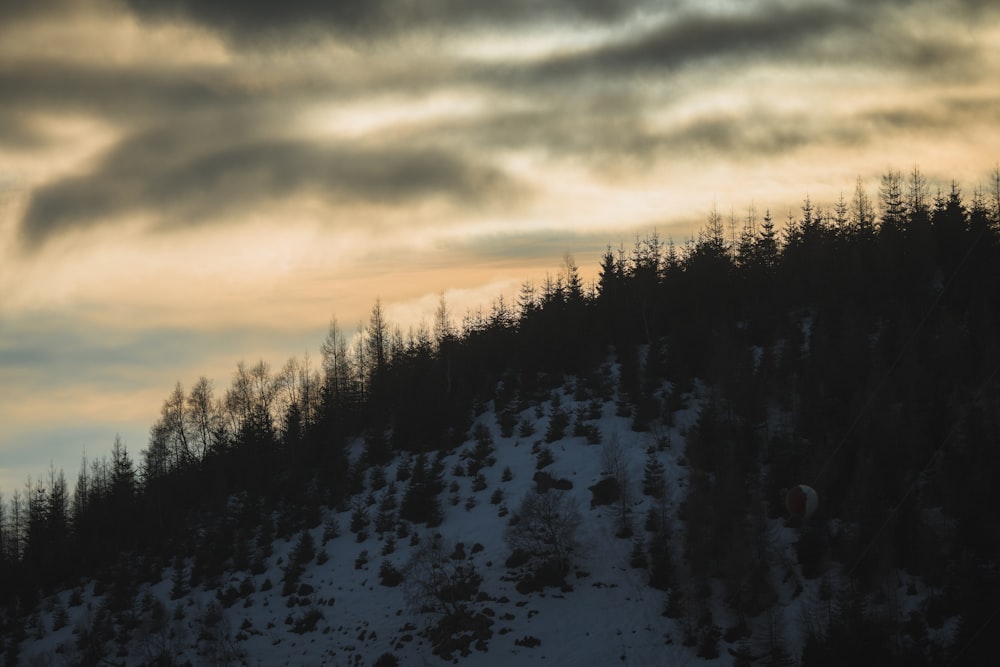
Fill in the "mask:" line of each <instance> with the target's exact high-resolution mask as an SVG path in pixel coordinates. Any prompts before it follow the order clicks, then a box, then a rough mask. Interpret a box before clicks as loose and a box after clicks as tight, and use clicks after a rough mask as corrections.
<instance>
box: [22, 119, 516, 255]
mask: <svg viewBox="0 0 1000 667" xmlns="http://www.w3.org/2000/svg"><path fill="white" fill-rule="evenodd" d="M201 134H202V136H199V135H198V134H194V133H189V132H188V131H187V130H186V129H183V128H167V129H164V128H158V129H156V130H152V131H148V132H145V133H139V134H136V135H134V136H132V137H130V138H128V139H126V140H124V141H122V142H121V143H120V144H118V145H117V146H116V147H115V148H114V149H113V150H111V151H110V152H109V153H108V154H107V155H106V156H105V157H104V158H103V159H102V160H101V162H100V163H99V164H98V165H97V166H96V167H95V168H94V169H93V170H92V171H91V172H90V173H88V174H86V175H83V176H77V177H72V178H65V179H62V180H58V181H56V182H53V183H51V184H48V185H45V186H41V187H39V188H37V189H36V190H35V191H34V192H33V194H32V197H31V201H30V204H29V206H28V209H27V211H26V213H25V216H24V219H23V221H22V226H21V234H22V238H23V239H24V241H25V242H26V243H27V244H28V245H37V244H39V243H41V242H43V241H44V240H46V239H47V238H48V237H50V236H52V235H54V234H58V233H60V232H63V231H67V230H71V229H74V228H80V227H89V226H92V225H94V224H97V223H100V222H102V221H113V220H115V219H117V218H119V217H121V216H125V215H129V214H141V213H145V212H155V213H156V214H157V215H158V216H159V217H160V219H161V220H162V222H161V224H162V225H171V226H178V225H180V226H183V225H197V224H204V223H214V222H217V221H219V220H220V219H223V218H226V217H228V216H230V215H237V214H240V213H248V212H252V211H254V210H256V209H258V208H259V207H260V206H263V205H267V204H269V203H273V202H275V201H282V200H287V199H291V198H293V197H294V196H296V195H299V194H311V195H314V196H318V197H320V198H323V199H326V200H328V201H331V202H348V203H352V202H364V203H372V204H389V205H398V204H406V203H412V202H416V201H423V200H428V199H434V198H441V199H444V200H447V201H449V202H451V203H453V204H456V205H465V206H483V205H487V204H489V203H492V202H495V201H497V200H498V199H499V198H501V197H502V198H504V199H516V198H517V197H518V196H519V195H520V194H523V193H524V191H525V187H524V186H523V185H522V184H519V183H517V182H515V181H514V180H513V179H512V178H510V177H509V176H507V175H506V174H504V173H503V172H502V171H501V170H499V169H497V168H495V167H492V166H490V165H489V164H486V163H484V162H481V161H478V160H476V159H474V158H472V157H469V156H465V155H461V154H459V153H457V152H449V151H446V150H442V149H439V148H434V147H423V146H405V145H403V146H400V145H393V146H364V145H357V144H348V143H335V142H322V141H306V140H300V139H276V138H257V137H253V136H244V135H241V134H240V133H239V132H237V133H235V134H236V137H237V140H234V141H233V142H232V143H229V144H227V143H225V140H222V141H221V142H220V140H219V139H216V140H214V141H212V139H211V138H210V137H209V136H208V135H209V134H210V131H203V132H202V133H201ZM203 142H208V144H207V146H206V147H204V148H202V144H203Z"/></svg>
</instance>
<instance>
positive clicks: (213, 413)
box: [187, 375, 222, 458]
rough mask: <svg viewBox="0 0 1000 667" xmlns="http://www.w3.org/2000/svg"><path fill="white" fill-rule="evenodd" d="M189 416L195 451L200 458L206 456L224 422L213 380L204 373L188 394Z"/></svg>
mask: <svg viewBox="0 0 1000 667" xmlns="http://www.w3.org/2000/svg"><path fill="white" fill-rule="evenodd" d="M187 418H188V423H189V425H190V426H189V429H188V430H189V432H190V436H191V441H192V445H193V447H194V449H195V453H196V454H197V456H198V457H199V458H204V457H205V454H207V453H208V450H209V449H210V448H211V446H212V440H213V438H214V436H215V433H217V432H218V430H219V427H220V426H221V422H222V415H221V414H220V411H219V404H218V403H217V402H216V400H215V397H214V395H213V387H212V381H211V380H209V379H208V378H206V377H205V376H204V375H203V376H201V377H200V378H198V381H197V382H195V384H194V386H193V387H191V393H190V394H188V397H187Z"/></svg>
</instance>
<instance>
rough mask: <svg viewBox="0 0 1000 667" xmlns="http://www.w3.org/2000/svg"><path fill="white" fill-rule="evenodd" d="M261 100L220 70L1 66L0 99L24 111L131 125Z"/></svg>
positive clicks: (48, 63)
mask: <svg viewBox="0 0 1000 667" xmlns="http://www.w3.org/2000/svg"><path fill="white" fill-rule="evenodd" d="M261 96H262V94H261V91H260V90H259V89H255V88H254V87H253V86H250V85H247V84H245V83H243V82H241V80H240V73H239V72H235V71H233V70H232V69H230V68H222V67H211V66H201V67H184V66H176V65H175V66H167V65H165V66H163V67H155V66H132V67H121V66H115V65H100V66H99V65H92V64H84V63H74V62H67V61H65V60H59V61H55V60H39V59H20V60H18V61H15V62H8V63H0V99H3V100H4V106H5V107H6V108H8V109H18V110H21V111H25V112H43V113H44V112H48V113H59V114H65V113H87V114H92V115H95V116H99V117H101V118H104V119H106V120H110V121H131V120H135V119H136V118H137V117H138V118H143V117H148V116H150V115H160V114H163V115H169V114H170V113H172V112H174V111H177V110H185V111H192V110H197V109H199V108H219V107H220V106H224V105H231V106H237V105H241V104H245V103H246V102H248V101H251V100H252V99H254V98H260V97H261Z"/></svg>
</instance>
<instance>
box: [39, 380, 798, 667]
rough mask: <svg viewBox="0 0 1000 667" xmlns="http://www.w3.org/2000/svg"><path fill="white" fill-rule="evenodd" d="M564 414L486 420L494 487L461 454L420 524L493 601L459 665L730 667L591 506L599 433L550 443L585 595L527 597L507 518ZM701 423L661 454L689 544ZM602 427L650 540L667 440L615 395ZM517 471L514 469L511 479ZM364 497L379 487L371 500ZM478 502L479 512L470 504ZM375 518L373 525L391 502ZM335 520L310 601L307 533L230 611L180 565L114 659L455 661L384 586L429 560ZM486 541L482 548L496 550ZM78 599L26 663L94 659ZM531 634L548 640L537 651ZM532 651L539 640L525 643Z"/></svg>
mask: <svg viewBox="0 0 1000 667" xmlns="http://www.w3.org/2000/svg"><path fill="white" fill-rule="evenodd" d="M560 402H561V404H562V409H563V410H565V411H567V412H568V413H570V414H573V413H574V412H575V411H576V409H577V408H578V407H580V406H581V404H582V403H581V402H577V401H576V400H574V398H573V394H572V393H570V392H567V391H564V392H562V394H561V401H560ZM583 403H585V402H583ZM694 403H695V402H692V404H694ZM539 413H541V416H538V415H539ZM551 413H552V405H551V403H550V402H545V403H543V404H542V405H541V409H538V408H537V407H533V408H530V409H527V410H525V411H523V412H522V413H520V414H519V415H518V417H519V419H524V420H527V421H529V422H531V423H532V425H533V426H534V434H533V435H532V436H530V437H528V438H522V437H519V436H518V429H515V432H514V435H513V436H512V437H508V438H504V437H501V434H500V431H499V428H498V426H497V421H496V415H495V413H494V411H493V410H492V409H488V410H486V411H485V412H484V413H483V414H482V415H480V416H479V417H478V418H477V420H476V423H477V424H482V425H483V426H485V427H486V428H487V429H489V431H490V432H491V433H492V436H493V441H494V447H495V451H494V456H495V458H496V462H495V463H494V465H492V466H490V467H486V468H483V470H482V471H481V472H482V474H483V476H484V477H485V478H486V481H487V485H486V488H485V489H484V490H481V491H479V492H474V491H473V490H472V484H473V478H472V477H469V476H464V475H463V476H457V477H456V476H454V475H453V474H452V471H453V468H454V466H455V464H457V463H460V462H461V461H462V459H461V452H462V451H463V449H465V447H460V448H458V449H456V450H455V451H454V452H453V453H451V454H449V455H448V457H447V458H446V459H445V477H444V479H445V487H446V488H445V491H443V492H442V493H441V495H440V500H441V505H442V509H443V510H444V513H445V520H444V522H443V523H442V524H441V525H440V526H438V527H437V528H434V529H428V528H426V527H425V526H415V527H413V531H414V532H416V533H419V534H420V535H421V541H422V542H424V543H426V541H427V540H431V539H433V534H435V533H440V535H441V537H442V538H443V540H444V541H445V543H447V544H449V545H454V544H456V543H459V542H461V543H463V544H464V547H465V553H466V554H467V558H468V559H469V560H471V562H473V563H474V564H475V566H476V567H477V568H478V570H479V572H480V574H481V575H482V576H483V582H482V585H481V586H480V590H481V591H482V592H484V593H485V598H486V599H483V600H481V601H478V602H475V603H474V604H473V606H474V608H475V609H476V610H478V611H481V612H482V613H485V614H486V615H487V616H490V617H491V618H492V619H493V621H494V624H493V626H492V631H493V634H492V637H491V638H490V639H489V641H488V642H487V645H486V646H485V647H480V648H485V649H486V650H477V649H475V648H474V649H473V650H472V651H471V653H470V654H469V655H467V656H464V657H456V658H455V660H454V662H456V663H459V664H463V665H470V666H472V665H475V666H479V665H482V666H488V665H497V666H500V665H511V664H518V665H563V664H565V665H577V666H581V667H582V666H586V665H595V666H596V665H611V664H623V665H644V666H653V665H684V664H689V663H699V664H729V663H730V662H731V657H730V655H729V654H728V653H727V649H728V648H731V647H732V646H733V645H731V644H726V643H723V644H722V645H721V657H720V658H718V659H716V660H714V661H706V660H702V659H700V658H696V657H695V649H694V648H692V647H685V646H682V645H681V639H682V636H683V633H682V632H681V629H680V628H679V627H678V623H677V621H674V620H671V619H668V618H665V617H664V616H663V615H662V612H663V610H664V606H665V599H666V596H665V594H664V593H663V592H661V591H658V590H655V589H652V588H650V587H648V586H647V585H646V571H645V570H641V569H635V568H632V567H630V566H629V553H630V549H631V547H632V543H631V540H628V539H620V538H618V537H616V536H615V532H616V525H615V518H614V512H615V510H614V507H613V506H601V507H596V508H591V504H590V503H591V493H590V491H589V490H588V487H590V486H591V485H592V484H594V483H595V482H597V481H599V480H600V479H601V478H602V447H601V446H600V445H592V444H588V443H587V441H586V439H585V438H582V437H566V438H563V439H561V440H558V441H556V442H554V443H552V444H551V445H548V448H549V449H550V451H551V452H552V454H553V455H554V458H555V461H554V462H553V463H551V464H550V465H548V466H547V467H546V468H545V471H546V472H548V473H550V474H551V475H552V476H553V477H555V478H564V479H567V480H570V481H571V482H572V483H573V488H572V489H571V490H568V491H565V492H564V493H567V494H571V495H572V497H573V498H575V500H576V504H577V507H578V509H579V512H580V514H581V515H582V519H583V520H582V522H581V525H580V529H579V533H578V540H579V542H580V545H581V548H580V549H579V550H578V552H577V555H576V557H575V560H574V572H573V573H572V574H571V575H570V577H569V580H568V583H569V584H570V587H571V589H572V590H568V591H561V590H559V589H555V588H549V589H546V590H545V591H544V592H541V593H531V594H527V595H522V594H521V593H519V592H518V591H517V590H516V589H515V581H513V580H512V577H510V572H509V571H508V569H507V568H506V567H505V561H506V559H507V557H508V556H509V555H510V550H509V548H508V547H507V545H506V544H505V542H504V529H505V527H506V526H507V522H508V520H509V519H510V514H508V515H506V516H503V517H501V516H499V515H500V514H501V508H507V509H509V510H510V511H511V512H513V511H514V510H516V508H517V507H518V505H519V503H520V500H521V498H522V497H523V496H524V495H525V494H526V493H527V492H528V491H529V490H530V489H531V488H532V485H533V482H532V476H533V475H534V474H535V472H536V456H535V455H533V453H532V446H533V445H535V444H536V443H539V442H541V441H543V440H544V434H545V429H546V426H547V424H548V420H549V415H551ZM694 417H695V410H694V409H693V408H691V409H688V410H685V411H682V412H679V413H677V414H676V415H675V420H674V422H675V426H674V428H673V429H672V431H671V432H670V443H671V444H670V446H669V447H668V448H665V449H663V450H661V451H660V452H659V453H658V456H659V458H660V460H661V462H662V463H663V464H664V466H665V470H666V486H667V490H668V497H667V508H668V513H669V515H670V517H669V520H671V521H673V522H674V525H675V526H676V528H675V530H676V531H677V533H678V534H679V531H681V530H682V528H681V524H680V522H679V520H678V519H677V518H676V510H677V507H678V506H679V504H680V503H681V501H682V500H683V498H684V492H685V484H686V474H687V473H686V468H685V467H684V463H683V450H684V437H683V434H684V432H685V430H686V428H687V427H688V426H689V425H690V423H691V422H692V421H693V419H694ZM594 423H595V424H596V425H597V426H598V427H599V428H600V431H601V433H602V435H603V438H604V440H605V441H607V440H608V439H609V438H610V437H611V435H612V434H617V436H618V439H619V441H620V443H621V445H622V447H623V449H624V451H625V454H626V456H627V462H628V469H629V476H630V478H631V480H632V485H633V487H634V488H633V489H632V497H633V500H634V502H635V507H634V517H635V525H636V533H637V534H640V535H645V534H644V533H643V531H642V518H643V517H644V515H645V513H646V510H647V509H648V506H649V503H650V502H653V501H652V500H651V499H650V498H647V497H645V496H643V495H642V493H641V488H640V487H641V484H640V482H641V479H642V472H643V465H644V462H645V456H646V449H647V448H648V447H649V446H650V445H653V444H655V443H654V440H653V436H652V435H651V434H649V433H634V432H632V431H631V429H630V420H629V419H627V418H622V417H618V416H615V403H614V402H613V401H609V402H606V403H605V404H604V406H603V411H602V413H601V417H600V419H598V420H596V421H595V422H594ZM567 432H569V430H568V431H567ZM473 445H474V441H472V440H470V441H469V442H468V443H467V445H466V446H467V447H468V448H470V449H471V447H472V446H473ZM397 462H398V458H397V459H396V460H395V461H393V463H392V464H390V465H389V466H388V468H387V470H386V472H387V477H388V479H389V480H393V479H394V478H395V465H396V463H397ZM507 467H509V468H510V470H511V472H512V473H513V475H512V478H511V479H510V480H509V481H503V480H502V474H503V470H504V469H505V468H507ZM453 481H454V482H457V484H458V489H459V490H458V492H457V496H458V500H459V502H458V503H457V504H455V505H453V504H452V503H451V502H450V499H451V498H452V496H454V495H456V494H454V493H453V492H452V491H451V490H450V489H449V488H448V487H449V486H450V485H451V484H452V482H453ZM405 487H406V484H405V483H397V500H398V499H401V497H402V494H403V492H404V490H405ZM497 489H500V490H501V491H502V493H503V501H502V503H500V504H492V503H491V502H490V499H491V496H493V494H494V492H495V491H496V490H497ZM379 493H381V492H379ZM379 493H376V494H375V495H376V497H379ZM365 495H367V491H366V493H365V494H363V495H362V497H364V496H365ZM470 498H473V499H474V505H473V504H472V503H467V501H468V500H469V499H470ZM369 512H370V514H371V518H372V519H373V520H374V518H375V514H376V512H377V505H376V506H373V507H370V508H369ZM323 519H324V521H323V522H321V523H320V525H318V526H316V527H314V528H312V529H311V534H312V537H313V539H314V542H315V545H316V551H317V553H319V552H325V554H326V556H327V559H326V560H325V562H322V563H321V562H320V561H321V560H323V559H322V558H313V559H312V560H311V561H310V562H309V563H307V564H306V565H305V570H304V573H303V575H302V576H301V580H300V581H301V584H304V585H306V586H307V587H311V589H312V590H311V591H310V590H309V589H308V588H306V589H305V591H304V592H305V594H303V595H297V594H296V595H292V596H288V597H285V596H282V594H281V593H282V583H281V582H282V577H283V568H284V565H285V564H286V563H287V562H288V561H289V558H290V557H291V552H292V550H293V548H294V545H295V542H296V541H297V540H298V537H299V536H298V535H294V536H293V537H292V538H291V539H288V540H276V541H275V542H274V544H273V552H272V554H271V556H270V558H269V559H268V562H267V568H266V570H265V571H264V572H262V573H261V574H257V575H250V574H248V573H247V572H231V573H230V574H229V575H228V576H226V577H223V582H222V588H225V587H226V586H228V585H231V586H232V587H233V588H234V589H239V588H240V587H241V585H242V586H243V587H244V590H250V589H252V592H249V594H248V595H239V596H236V599H235V600H234V601H233V603H232V604H231V606H228V607H225V606H223V605H222V604H220V602H219V601H218V599H217V592H218V591H217V589H216V588H212V589H211V590H205V589H204V588H201V587H199V588H196V589H194V590H192V591H190V592H189V593H188V594H187V595H186V596H184V597H182V598H180V599H179V600H171V599H170V598H171V581H172V579H173V576H174V572H173V568H172V567H168V568H166V569H165V570H164V571H163V573H162V580H161V581H160V582H159V583H157V584H154V585H143V586H141V587H140V590H139V595H138V596H137V598H136V603H135V610H136V618H137V620H136V622H135V624H134V627H132V628H131V629H129V630H128V631H122V630H120V629H118V630H119V631H118V633H117V635H118V637H117V638H115V639H114V640H113V641H110V642H108V644H107V650H108V652H109V655H108V656H107V657H108V658H109V660H110V663H109V664H147V663H149V662H150V661H151V660H152V658H154V657H155V656H156V655H159V654H161V653H168V654H171V655H173V656H174V660H175V663H174V664H185V663H186V662H187V661H190V663H191V664H194V665H200V664H248V665H258V664H259V665H372V664H374V663H375V662H376V660H377V658H378V657H379V656H381V655H382V654H385V653H391V654H393V655H395V656H396V658H398V661H399V664H401V665H421V664H443V663H444V662H445V661H444V660H443V659H442V658H440V657H438V656H436V655H433V654H432V651H431V646H430V643H429V641H428V640H427V639H426V638H425V637H422V636H421V634H420V633H421V631H422V630H423V629H424V628H425V627H426V626H428V625H429V624H430V622H431V621H432V619H431V618H430V617H429V616H428V615H426V614H419V613H417V612H415V611H414V610H413V609H412V606H411V605H410V604H408V602H407V599H406V596H405V593H404V587H403V586H396V587H387V586H383V585H382V584H381V583H380V580H379V567H380V565H381V564H382V562H383V560H386V559H388V560H390V561H391V562H392V563H393V564H394V565H395V566H396V567H397V568H403V566H404V565H405V564H406V562H407V560H408V559H409V557H410V555H411V553H412V552H413V550H414V547H413V546H411V543H410V539H409V538H400V539H398V540H397V541H396V545H395V550H394V552H393V553H391V554H389V555H387V556H383V555H382V550H383V546H384V541H383V540H380V539H379V538H378V536H377V533H376V532H375V531H374V530H370V531H369V536H368V537H367V539H365V540H364V541H362V542H358V541H357V540H356V537H355V535H354V534H352V533H351V532H350V531H349V530H348V526H349V524H350V520H351V512H350V510H347V511H342V512H339V513H338V512H336V511H334V510H332V509H326V510H325V511H324V513H323ZM331 520H333V521H336V523H337V524H338V525H339V527H340V535H339V536H338V537H336V538H334V539H331V540H329V541H328V542H326V543H325V544H324V541H323V533H324V524H325V523H327V522H329V521H331ZM774 531H775V533H776V541H777V543H779V544H783V545H784V546H783V547H782V548H786V549H791V548H792V547H791V544H792V542H793V540H794V535H793V534H791V533H790V532H789V529H787V528H784V527H783V526H782V525H781V523H780V522H779V523H776V524H775V526H774ZM476 545H481V550H479V549H480V547H479V546H476ZM363 551H367V554H368V562H367V564H365V565H361V566H359V565H358V563H357V561H358V558H359V555H361V554H362V552H363ZM266 582H270V587H268V584H267V583H266ZM251 583H252V586H251V585H250V584H251ZM793 583H795V582H793ZM800 583H801V582H800ZM812 583H813V582H808V584H812ZM794 588H795V586H794V585H792V584H787V582H786V589H787V590H788V594H787V598H786V600H785V602H786V606H785V608H784V614H785V616H786V617H787V618H788V621H787V625H788V626H789V627H793V626H796V625H797V619H798V617H799V616H801V614H802V610H801V609H800V602H801V601H803V600H807V599H812V598H814V597H815V594H814V591H811V590H809V589H807V590H806V595H797V593H796V592H795V591H794V590H793V589H794ZM78 593H80V591H78ZM810 596H812V598H810ZM70 598H71V591H63V592H62V593H60V594H58V595H57V596H54V597H53V598H50V599H48V600H46V601H44V602H43V604H42V606H41V607H40V611H39V613H38V614H37V616H36V619H35V623H34V626H35V627H33V628H32V630H31V632H30V633H29V636H28V638H27V639H26V640H25V642H24V643H23V644H22V651H21V658H22V662H23V663H24V664H39V665H43V664H75V663H76V662H77V661H78V660H79V658H80V649H79V647H78V644H79V636H80V632H81V630H83V629H85V628H88V627H90V625H91V624H92V622H93V618H94V614H95V613H96V610H97V608H98V607H99V605H100V603H101V597H99V596H95V595H94V593H93V586H92V585H87V586H85V587H83V589H82V594H79V598H80V599H79V600H78V602H79V604H76V605H72V604H71V599H70ZM156 601H159V602H160V604H162V609H163V610H165V616H163V615H162V614H161V615H160V616H157V609H158V608H159V607H158V605H157V604H156ZM715 606H717V607H718V608H719V609H720V612H719V614H718V615H717V616H716V622H717V623H718V624H719V625H720V626H722V627H723V628H724V627H725V626H726V624H727V623H728V622H729V621H730V620H731V619H728V618H727V617H726V616H725V612H724V610H722V605H721V604H718V605H715ZM310 618H312V619H314V620H315V625H314V627H312V629H307V630H305V631H304V632H301V633H299V632H296V631H294V630H295V624H296V622H299V623H300V624H302V625H305V626H306V627H308V626H309V623H308V622H305V621H308V620H309V619H310ZM157 619H158V620H157ZM60 621H65V622H64V623H61V622H60ZM60 625H61V626H62V627H59V628H58V629H55V628H56V627H57V626H60ZM298 629H299V630H302V628H301V627H300V628H298ZM526 638H534V640H537V642H535V641H534V640H530V641H528V642H524V640H525V639H526ZM786 640H788V641H789V642H790V643H791V645H792V646H795V645H796V644H797V642H798V641H800V640H798V638H797V637H796V636H790V637H786ZM518 641H521V642H522V644H523V643H528V644H536V645H533V646H525V645H520V644H519V643H518Z"/></svg>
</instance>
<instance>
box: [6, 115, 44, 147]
mask: <svg viewBox="0 0 1000 667" xmlns="http://www.w3.org/2000/svg"><path fill="white" fill-rule="evenodd" d="M52 141H53V138H52V137H51V136H50V135H49V133H47V132H46V131H45V130H44V129H43V128H41V127H39V125H38V123H37V122H36V120H35V119H34V118H33V117H32V116H30V115H29V114H25V113H18V112H15V111H8V110H3V109H0V148H7V149H9V150H32V149H37V148H42V147H44V146H46V145H50V144H51V143H52Z"/></svg>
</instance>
